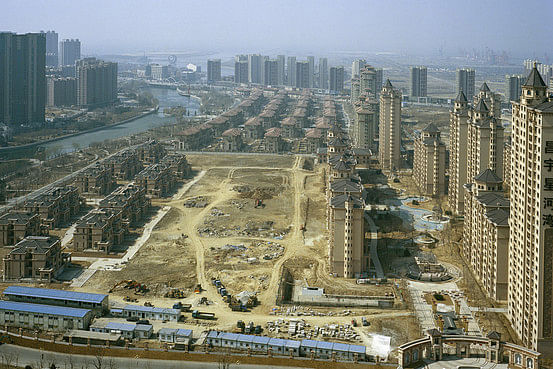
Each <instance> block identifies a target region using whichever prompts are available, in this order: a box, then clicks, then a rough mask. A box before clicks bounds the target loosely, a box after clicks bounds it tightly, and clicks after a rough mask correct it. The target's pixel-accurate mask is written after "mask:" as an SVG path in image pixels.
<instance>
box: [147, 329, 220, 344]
mask: <svg viewBox="0 0 553 369" xmlns="http://www.w3.org/2000/svg"><path fill="white" fill-rule="evenodd" d="M211 332H213V333H215V334H214V336H215V337H217V332H215V331H211ZM211 332H209V333H211ZM157 335H158V338H159V340H160V341H161V342H168V343H182V344H186V345H188V344H189V343H190V340H191V338H192V330H190V329H177V328H161V329H160V330H159V331H158V332H157ZM208 335H209V334H208ZM212 336H213V335H212Z"/></svg>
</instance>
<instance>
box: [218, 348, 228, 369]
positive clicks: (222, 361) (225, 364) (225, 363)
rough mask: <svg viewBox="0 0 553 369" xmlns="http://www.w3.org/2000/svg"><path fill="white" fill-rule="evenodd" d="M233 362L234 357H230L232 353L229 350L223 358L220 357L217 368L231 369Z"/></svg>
mask: <svg viewBox="0 0 553 369" xmlns="http://www.w3.org/2000/svg"><path fill="white" fill-rule="evenodd" d="M231 361H232V357H231V356H230V351H228V350H227V351H225V352H224V353H223V354H222V355H221V356H219V360H218V363H217V367H218V368H219V369H229V368H230V365H231Z"/></svg>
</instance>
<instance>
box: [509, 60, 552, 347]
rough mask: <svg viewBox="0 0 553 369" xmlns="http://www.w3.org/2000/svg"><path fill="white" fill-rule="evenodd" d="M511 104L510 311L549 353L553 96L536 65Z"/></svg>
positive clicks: (532, 341) (526, 336) (531, 343)
mask: <svg viewBox="0 0 553 369" xmlns="http://www.w3.org/2000/svg"><path fill="white" fill-rule="evenodd" d="M511 103H512V120H513V126H512V134H511V137H512V151H511V189H510V198H511V209H510V218H509V227H510V235H509V268H508V269H509V294H508V295H509V296H508V316H509V320H510V322H511V325H512V327H513V329H514V331H515V332H516V334H517V335H518V338H519V339H520V340H521V341H522V342H523V344H524V345H525V346H526V347H529V348H532V349H534V350H538V351H540V352H543V351H544V350H548V349H551V346H552V342H553V293H552V291H553V98H552V97H548V96H547V87H546V84H545V83H544V81H543V79H542V77H541V76H540V74H539V72H538V70H537V68H536V65H534V67H533V69H532V71H531V72H530V74H529V75H528V78H527V79H526V82H525V83H524V84H523V86H522V95H521V97H520V100H519V101H512V102H511Z"/></svg>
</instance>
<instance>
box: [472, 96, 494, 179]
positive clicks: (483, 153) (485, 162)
mask: <svg viewBox="0 0 553 369" xmlns="http://www.w3.org/2000/svg"><path fill="white" fill-rule="evenodd" d="M469 116H470V119H469V126H468V134H467V180H468V181H472V179H473V178H474V177H476V176H477V175H478V174H480V172H482V171H483V170H484V169H487V168H489V169H491V170H493V171H494V172H495V173H496V174H497V175H502V174H503V126H502V125H501V120H500V119H496V117H495V116H494V115H493V113H492V111H491V110H490V108H488V106H487V104H486V102H485V100H484V99H483V98H481V99H480V100H479V101H478V103H477V104H476V106H475V107H474V109H471V110H470V112H469Z"/></svg>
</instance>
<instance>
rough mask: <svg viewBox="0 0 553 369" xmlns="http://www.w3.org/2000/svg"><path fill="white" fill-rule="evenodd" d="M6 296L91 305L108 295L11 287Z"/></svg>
mask: <svg viewBox="0 0 553 369" xmlns="http://www.w3.org/2000/svg"><path fill="white" fill-rule="evenodd" d="M4 295H16V296H28V297H31V296H32V297H40V298H45V299H53V300H67V301H82V302H91V303H97V304H99V303H101V302H102V301H104V299H105V298H106V297H107V296H108V295H102V294H98V293H85V292H74V291H64V290H55V289H49V288H35V287H25V286H9V287H8V288H6V289H5V290H4Z"/></svg>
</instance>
